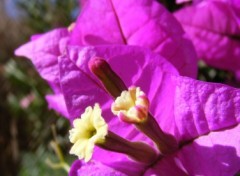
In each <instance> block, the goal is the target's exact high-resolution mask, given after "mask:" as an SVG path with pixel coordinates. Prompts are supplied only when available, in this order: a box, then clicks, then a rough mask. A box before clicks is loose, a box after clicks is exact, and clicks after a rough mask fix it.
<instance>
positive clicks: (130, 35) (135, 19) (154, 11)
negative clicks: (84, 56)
mask: <svg viewBox="0 0 240 176" xmlns="http://www.w3.org/2000/svg"><path fill="white" fill-rule="evenodd" d="M103 19H104V20H103ZM71 43H72V44H73V45H100V44H101V45H102V44H128V45H139V46H143V47H147V48H150V49H151V50H153V51H155V52H157V53H159V54H161V55H162V56H164V57H165V58H167V59H168V60H169V61H170V62H171V63H172V64H173V65H174V66H175V67H176V68H177V69H178V70H179V71H180V73H181V74H182V75H186V76H192V77H196V73H197V64H196V62H197V59H196V55H195V51H194V48H193V46H192V44H191V42H190V41H189V40H188V39H186V37H185V34H184V33H183V30H182V28H181V26H180V25H179V24H178V22H177V21H176V20H175V18H174V17H173V16H172V15H171V14H170V13H169V12H168V11H167V10H166V9H165V8H164V7H162V6H161V5H160V4H159V3H157V2H156V1H153V0H128V1H122V0H98V1H94V0H88V2H87V3H86V5H85V6H84V8H83V10H82V13H81V15H80V16H79V18H78V20H77V24H76V27H75V28H74V30H73V34H72V36H71Z"/></svg>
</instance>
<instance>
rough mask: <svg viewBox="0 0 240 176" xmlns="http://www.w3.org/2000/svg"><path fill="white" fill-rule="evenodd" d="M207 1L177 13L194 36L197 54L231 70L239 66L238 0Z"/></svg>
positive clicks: (188, 31)
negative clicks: (236, 0) (235, 0)
mask: <svg viewBox="0 0 240 176" xmlns="http://www.w3.org/2000/svg"><path fill="white" fill-rule="evenodd" d="M237 3H238V7H237V6H236V5H235V4H236V2H234V1H231V0H204V1H201V2H199V3H194V4H193V5H192V6H188V7H185V8H183V9H181V10H179V11H177V12H176V13H175V16H176V17H177V19H178V20H179V21H180V23H181V24H182V25H183V27H184V29H185V31H186V32H187V33H188V34H189V36H190V37H191V39H192V41H193V43H194V45H195V48H196V50H197V54H198V57H199V58H200V59H203V60H204V61H205V62H206V63H207V64H209V65H211V66H214V67H217V68H220V69H225V70H230V71H234V72H235V71H237V70H239V69H240V60H239V58H240V42H239V36H240V27H239V26H240V21H239V20H240V16H238V14H239V9H240V8H239V1H238V2H237Z"/></svg>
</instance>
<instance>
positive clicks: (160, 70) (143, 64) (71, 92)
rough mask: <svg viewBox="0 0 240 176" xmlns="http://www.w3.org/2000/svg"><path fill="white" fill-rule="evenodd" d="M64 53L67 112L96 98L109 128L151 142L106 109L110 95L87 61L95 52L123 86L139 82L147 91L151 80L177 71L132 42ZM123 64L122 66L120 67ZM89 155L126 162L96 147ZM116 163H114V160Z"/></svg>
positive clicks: (74, 112)
mask: <svg viewBox="0 0 240 176" xmlns="http://www.w3.org/2000/svg"><path fill="white" fill-rule="evenodd" d="M67 53H68V57H69V58H70V59H71V60H69V58H67V57H66V56H63V57H60V58H59V67H60V82H61V87H62V92H63V95H64V98H65V100H66V105H67V109H68V112H69V114H70V116H71V117H72V118H71V119H73V118H74V117H79V116H80V114H81V113H82V112H83V111H84V109H85V108H86V107H87V106H93V105H94V104H95V103H96V102H98V103H100V105H101V107H102V108H103V117H104V118H105V120H106V121H107V122H108V124H109V128H110V130H111V131H113V132H115V133H117V134H119V135H120V136H122V137H125V138H127V139H137V140H143V141H146V142H148V143H150V144H151V145H152V143H151V142H149V139H147V138H146V137H145V136H144V135H142V134H141V133H139V132H137V130H136V129H135V128H134V127H132V126H131V125H129V124H126V123H119V120H118V118H116V117H113V114H112V113H111V111H110V107H111V103H112V101H113V100H112V98H111V97H110V96H109V95H108V94H107V93H106V92H105V90H104V89H103V88H102V86H101V83H100V82H99V80H98V79H96V77H95V76H94V75H93V74H92V73H91V72H90V71H89V68H88V61H89V60H90V59H91V58H92V57H95V56H98V57H102V58H105V59H106V60H107V61H108V63H109V64H110V65H111V67H112V69H113V70H114V71H115V72H116V73H117V74H118V75H119V76H120V77H121V78H122V79H123V80H124V82H125V83H126V85H127V86H131V85H136V86H140V87H141V89H142V90H144V91H145V92H146V93H148V92H150V91H151V88H152V87H151V86H152V84H153V83H151V80H153V78H155V79H156V80H158V82H159V84H160V83H161V79H162V77H164V75H165V74H166V73H169V72H170V73H172V74H175V75H177V74H178V73H177V71H176V69H175V68H174V67H173V66H172V65H171V64H170V63H168V62H167V61H166V60H165V59H164V58H162V57H161V56H160V55H157V54H153V53H151V52H150V51H149V50H147V49H142V48H139V47H133V46H115V45H112V46H99V47H84V48H79V47H69V49H68V52H67ZM123 66H124V69H123ZM93 158H94V159H96V160H98V161H101V162H103V163H106V164H109V163H114V162H129V159H128V158H127V157H126V156H125V155H122V154H117V153H114V152H107V151H104V150H102V149H99V148H97V149H96V151H95V152H94V155H93ZM115 165H116V166H119V165H118V164H115Z"/></svg>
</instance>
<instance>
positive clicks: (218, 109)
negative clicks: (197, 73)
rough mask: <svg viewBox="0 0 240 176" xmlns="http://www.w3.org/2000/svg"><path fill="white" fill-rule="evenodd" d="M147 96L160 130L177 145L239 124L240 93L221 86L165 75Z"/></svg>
mask: <svg viewBox="0 0 240 176" xmlns="http://www.w3.org/2000/svg"><path fill="white" fill-rule="evenodd" d="M156 86H158V84H157V83H156ZM148 97H149V99H150V102H151V112H152V114H153V115H154V116H155V117H156V118H157V120H158V122H159V124H160V125H161V127H162V128H163V130H164V131H166V132H169V133H171V134H172V135H173V136H175V137H176V138H177V139H178V140H179V141H180V142H184V141H188V140H192V139H194V138H196V137H199V136H201V135H204V134H207V133H209V132H211V131H216V130H223V129H226V128H229V127H231V126H233V125H237V124H238V123H239V122H240V91H239V90H238V89H235V88H232V87H229V86H226V85H223V84H215V83H207V82H202V81H197V80H194V79H190V78H186V77H181V76H170V75H165V77H164V78H163V79H162V82H161V85H160V86H158V88H157V89H156V90H155V92H154V94H153V95H151V94H148Z"/></svg>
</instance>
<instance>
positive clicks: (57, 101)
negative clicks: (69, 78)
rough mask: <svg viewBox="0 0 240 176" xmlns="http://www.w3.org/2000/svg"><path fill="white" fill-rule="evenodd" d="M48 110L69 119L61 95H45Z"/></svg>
mask: <svg viewBox="0 0 240 176" xmlns="http://www.w3.org/2000/svg"><path fill="white" fill-rule="evenodd" d="M45 98H46V100H47V102H48V108H49V109H53V110H55V111H56V112H58V113H60V114H61V115H62V116H63V117H67V118H68V117H69V114H68V111H67V107H66V104H65V100H64V97H63V95H62V94H52V95H47V96H46V97H45Z"/></svg>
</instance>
